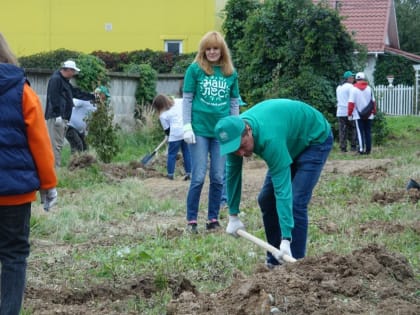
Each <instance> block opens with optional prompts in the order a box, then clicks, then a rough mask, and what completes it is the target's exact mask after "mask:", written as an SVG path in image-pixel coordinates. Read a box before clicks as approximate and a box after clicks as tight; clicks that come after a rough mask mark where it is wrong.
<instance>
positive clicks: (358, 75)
mask: <svg viewBox="0 0 420 315" xmlns="http://www.w3.org/2000/svg"><path fill="white" fill-rule="evenodd" d="M355 79H356V80H366V77H365V74H364V73H363V72H357V73H356V77H355Z"/></svg>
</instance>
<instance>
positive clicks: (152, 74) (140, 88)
mask: <svg viewBox="0 0 420 315" xmlns="http://www.w3.org/2000/svg"><path fill="white" fill-rule="evenodd" d="M123 70H124V72H125V73H128V74H139V76H140V78H139V83H138V85H137V89H136V108H135V110H134V118H137V119H142V112H143V109H144V107H145V106H148V105H150V104H151V103H152V101H153V98H154V97H155V95H156V83H157V72H156V70H154V69H153V68H152V67H151V66H150V65H149V64H134V63H130V64H128V65H126V66H124V68H123Z"/></svg>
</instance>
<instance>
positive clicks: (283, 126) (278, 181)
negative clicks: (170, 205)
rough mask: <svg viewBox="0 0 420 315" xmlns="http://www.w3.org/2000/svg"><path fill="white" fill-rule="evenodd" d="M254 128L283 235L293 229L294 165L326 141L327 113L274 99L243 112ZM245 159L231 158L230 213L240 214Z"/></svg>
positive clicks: (288, 101)
mask: <svg viewBox="0 0 420 315" xmlns="http://www.w3.org/2000/svg"><path fill="white" fill-rule="evenodd" d="M240 117H241V118H242V119H244V120H245V121H246V123H248V124H249V125H250V127H251V128H252V135H253V137H254V151H253V152H254V153H255V154H257V155H258V156H260V157H261V158H262V159H263V160H264V161H265V162H266V163H267V166H268V170H269V172H270V174H271V177H272V181H273V186H274V193H275V198H276V206H277V213H278V217H279V223H280V228H281V231H282V236H283V237H291V231H292V229H293V225H294V223H293V194H292V183H291V174H290V165H291V164H292V163H293V160H294V159H295V158H296V157H297V156H298V155H299V154H300V153H301V152H303V151H304V150H305V149H306V148H307V147H308V146H310V145H313V144H321V143H323V142H324V141H325V140H326V139H327V137H328V135H329V134H330V132H331V127H330V125H329V123H328V122H327V120H326V119H325V118H324V116H323V115H322V114H321V113H320V112H319V111H318V110H316V109H315V108H313V107H312V106H310V105H308V104H305V103H303V102H300V101H294V100H289V99H271V100H267V101H263V102H261V103H259V104H256V105H254V106H253V107H252V108H250V109H249V110H247V111H246V112H244V113H242V114H241V115H240ZM242 162H243V158H242V157H239V156H236V155H235V154H233V153H231V154H228V157H227V170H226V172H227V173H226V175H227V193H228V204H229V213H230V214H237V213H239V204H240V199H241V187H242Z"/></svg>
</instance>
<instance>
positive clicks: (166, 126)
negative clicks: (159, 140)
mask: <svg viewBox="0 0 420 315" xmlns="http://www.w3.org/2000/svg"><path fill="white" fill-rule="evenodd" d="M159 121H160V125H161V126H162V129H163V131H164V132H165V135H167V136H169V132H170V124H169V120H168V119H167V118H166V117H165V115H160V116H159Z"/></svg>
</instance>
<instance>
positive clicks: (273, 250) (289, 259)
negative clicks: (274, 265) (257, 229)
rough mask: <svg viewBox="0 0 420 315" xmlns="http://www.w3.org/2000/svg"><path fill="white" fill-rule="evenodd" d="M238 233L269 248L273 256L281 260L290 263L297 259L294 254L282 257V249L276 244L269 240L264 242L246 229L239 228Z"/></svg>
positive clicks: (266, 248) (264, 247)
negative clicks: (269, 242)
mask: <svg viewBox="0 0 420 315" xmlns="http://www.w3.org/2000/svg"><path fill="white" fill-rule="evenodd" d="M236 234H238V235H239V236H242V237H243V238H245V239H247V240H248V241H251V242H253V243H254V244H256V245H258V246H260V247H262V248H263V249H265V250H268V251H269V252H270V253H271V254H273V256H274V257H275V258H276V259H277V260H279V259H281V260H283V261H285V262H288V263H294V262H295V261H296V259H294V258H293V257H292V256H289V255H283V256H282V257H280V250H279V249H278V248H275V247H274V246H272V245H270V244H268V243H267V242H264V241H263V240H261V239H259V238H258V237H256V236H254V235H252V234H249V233H248V232H246V231H245V230H242V229H239V230H237V231H236Z"/></svg>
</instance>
